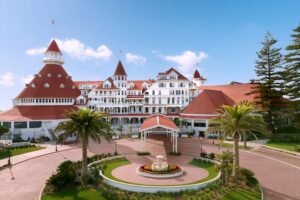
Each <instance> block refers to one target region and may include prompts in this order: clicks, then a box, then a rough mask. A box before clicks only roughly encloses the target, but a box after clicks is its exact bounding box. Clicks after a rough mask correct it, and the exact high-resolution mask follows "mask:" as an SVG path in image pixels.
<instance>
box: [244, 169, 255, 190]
mask: <svg viewBox="0 0 300 200" xmlns="http://www.w3.org/2000/svg"><path fill="white" fill-rule="evenodd" d="M240 173H241V174H242V175H243V176H244V177H245V183H246V185H247V186H248V187H254V186H257V184H258V180H257V179H256V178H255V174H254V172H252V171H251V170H249V169H245V168H241V169H240Z"/></svg>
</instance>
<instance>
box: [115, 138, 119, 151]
mask: <svg viewBox="0 0 300 200" xmlns="http://www.w3.org/2000/svg"><path fill="white" fill-rule="evenodd" d="M115 154H116V155H118V143H117V140H115Z"/></svg>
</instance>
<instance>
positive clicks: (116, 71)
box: [114, 60, 127, 76]
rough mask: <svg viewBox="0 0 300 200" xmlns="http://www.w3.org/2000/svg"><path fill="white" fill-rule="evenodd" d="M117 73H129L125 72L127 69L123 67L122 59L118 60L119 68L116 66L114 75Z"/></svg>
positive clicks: (123, 74) (124, 74)
mask: <svg viewBox="0 0 300 200" xmlns="http://www.w3.org/2000/svg"><path fill="white" fill-rule="evenodd" d="M116 75H121V76H127V74H126V72H125V69H124V67H123V65H122V63H121V61H120V60H119V62H118V65H117V68H116V70H115V73H114V76H116Z"/></svg>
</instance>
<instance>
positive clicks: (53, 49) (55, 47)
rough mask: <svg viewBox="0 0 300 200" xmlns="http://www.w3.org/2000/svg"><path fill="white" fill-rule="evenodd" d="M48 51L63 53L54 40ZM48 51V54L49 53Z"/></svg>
mask: <svg viewBox="0 0 300 200" xmlns="http://www.w3.org/2000/svg"><path fill="white" fill-rule="evenodd" d="M47 51H54V52H58V53H61V51H60V49H59V48H58V45H57V43H56V41H55V40H52V42H51V44H50V45H49V47H48V49H47ZM47 51H46V52H47Z"/></svg>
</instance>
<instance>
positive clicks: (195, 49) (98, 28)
mask: <svg viewBox="0 0 300 200" xmlns="http://www.w3.org/2000/svg"><path fill="white" fill-rule="evenodd" d="M299 8H300V1H298V0H285V1H283V0H282V1H279V0H265V1H262V0H251V1H238V0H236V1H234V0H218V1H217V0H215V1H213V0H207V1H200V0H198V1H196V0H195V1H191V0H190V1H183V0H182V1H171V0H161V1H158V0H152V1H150V0H148V1H146V0H136V1H135V0H131V1H129V0H119V1H115V0H111V1H108V0H105V1H104V0H102V1H100V0H99V1H96V0H95V1H91V0H89V1H79V0H78V1H72V0H69V1H67V0H64V1H61V0H48V1H47V0H45V1H38V0H35V1H33V0H26V1H25V0H23V1H22V0H19V1H16V0H1V1H0V44H1V47H0V51H1V52H0V109H5V108H8V107H10V106H11V99H13V98H14V97H16V96H17V94H18V93H19V92H20V91H21V90H22V88H23V87H24V83H23V82H24V81H25V82H26V81H28V79H29V78H30V75H33V74H35V73H37V72H38V71H39V70H40V69H41V68H42V66H43V63H42V58H43V55H42V54H40V51H41V50H43V48H45V47H47V45H48V43H49V41H50V39H51V38H57V39H58V40H59V43H60V45H61V46H62V47H61V48H62V50H63V53H64V59H65V65H64V67H65V69H66V70H67V72H68V73H69V74H70V75H71V76H72V77H73V80H99V79H105V78H107V77H108V76H111V75H112V74H113V71H114V69H115V66H116V64H117V61H118V60H119V59H121V60H122V62H123V64H124V67H125V69H126V71H127V74H128V75H129V79H148V78H155V77H156V74H157V73H158V72H161V71H164V70H166V69H167V68H169V67H175V68H177V69H179V70H180V71H182V72H183V73H185V74H187V75H189V74H191V72H192V71H193V70H195V69H196V68H198V69H200V73H201V74H202V75H203V76H204V77H206V78H207V79H208V82H207V84H209V85H212V84H226V83H229V82H230V81H240V82H247V81H249V80H250V79H253V78H255V74H254V71H253V69H254V60H255V59H256V52H257V51H258V50H259V49H260V48H261V42H262V40H263V39H264V34H265V33H266V32H267V31H270V32H271V33H272V34H273V36H274V37H275V38H277V39H278V40H279V42H278V47H285V46H286V45H287V44H288V43H289V42H290V34H291V33H292V29H293V28H295V27H296V26H297V25H298V24H299V23H300V14H299ZM52 18H53V19H55V27H54V28H53V26H52V25H51V19H52Z"/></svg>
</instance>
